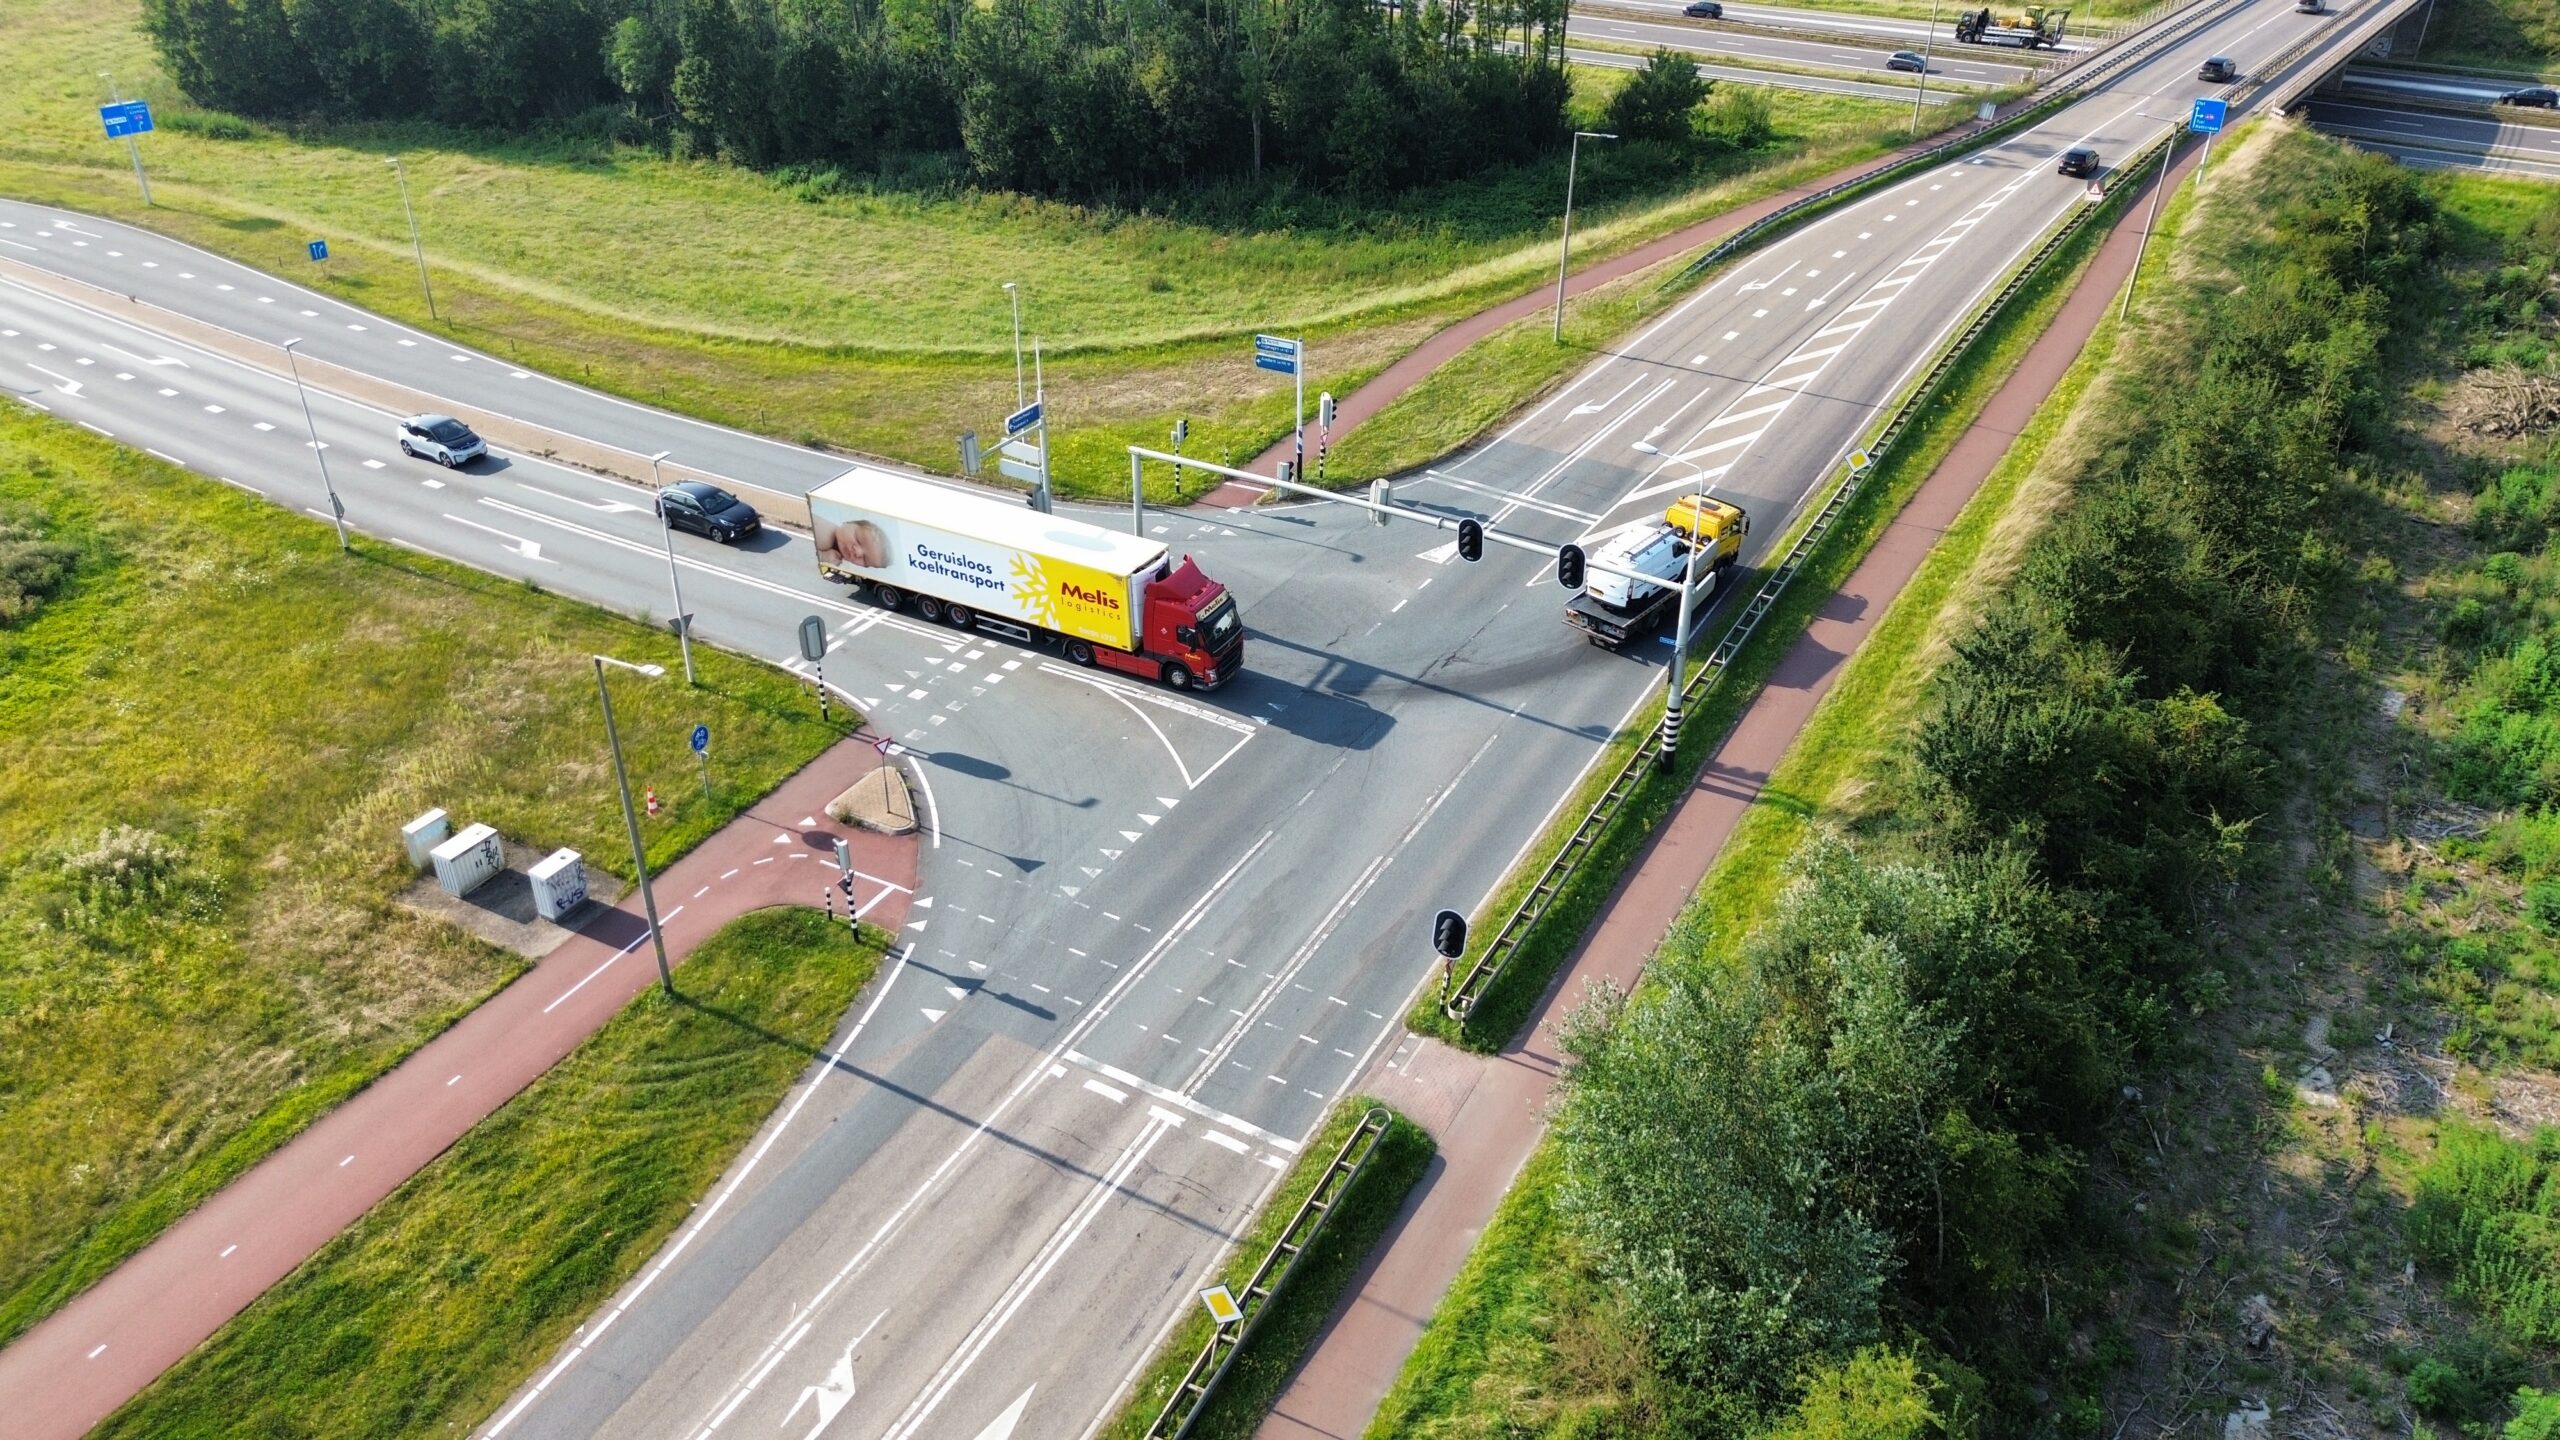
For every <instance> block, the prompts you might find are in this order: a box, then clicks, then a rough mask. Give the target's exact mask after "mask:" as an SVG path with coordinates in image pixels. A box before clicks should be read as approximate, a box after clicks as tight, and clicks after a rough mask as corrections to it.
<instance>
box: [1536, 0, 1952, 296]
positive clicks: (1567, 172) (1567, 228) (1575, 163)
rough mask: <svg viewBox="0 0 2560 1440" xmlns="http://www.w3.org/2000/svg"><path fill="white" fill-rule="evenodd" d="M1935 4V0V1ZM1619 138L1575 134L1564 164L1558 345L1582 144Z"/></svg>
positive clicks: (1558, 259)
mask: <svg viewBox="0 0 2560 1440" xmlns="http://www.w3.org/2000/svg"><path fill="white" fill-rule="evenodd" d="M1933 3H1934V0H1933ZM1617 138H1618V137H1617V136H1615V135H1611V134H1608V133H1606V132H1604V131H1599V130H1576V131H1574V132H1573V150H1572V153H1571V154H1569V155H1567V156H1566V157H1565V162H1564V240H1563V243H1562V244H1560V245H1559V246H1558V247H1557V249H1556V343H1557V344H1559V345H1561V344H1563V343H1564V271H1565V266H1566V264H1567V263H1568V262H1570V261H1571V260H1572V259H1573V177H1574V172H1575V171H1577V170H1579V169H1580V168H1581V166H1582V142H1583V141H1585V140H1615V139H1617Z"/></svg>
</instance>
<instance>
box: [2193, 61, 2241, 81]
mask: <svg viewBox="0 0 2560 1440" xmlns="http://www.w3.org/2000/svg"><path fill="white" fill-rule="evenodd" d="M2196 78H2197V79H2199V80H2213V81H2219V82H2224V83H2228V82H2230V81H2233V80H2237V79H2239V78H2240V65H2239V62H2238V61H2235V60H2233V59H2232V58H2231V57H2230V56H2228V55H2216V56H2214V57H2213V58H2212V59H2210V60H2207V61H2206V62H2204V68H2203V69H2201V70H2199V71H2197V72H2196Z"/></svg>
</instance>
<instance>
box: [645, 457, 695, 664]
mask: <svg viewBox="0 0 2560 1440" xmlns="http://www.w3.org/2000/svg"><path fill="white" fill-rule="evenodd" d="M674 453H675V452H674V451H672V450H661V451H659V452H658V453H657V454H655V455H652V456H650V457H649V479H650V480H651V481H652V482H653V486H654V488H655V489H656V490H657V491H658V492H659V493H660V494H661V495H663V494H664V493H665V492H666V488H667V477H666V476H665V475H663V474H661V473H659V470H658V462H659V461H661V460H664V459H666V458H667V457H668V456H670V455H672V454H674ZM657 506H658V538H659V539H661V540H664V541H665V542H666V543H667V590H668V592H669V593H671V594H673V595H674V596H675V601H676V645H677V646H678V647H679V648H681V649H682V650H683V651H684V683H685V685H686V686H687V687H688V688H690V687H691V686H692V685H693V683H694V680H693V617H692V616H690V615H687V614H685V613H684V582H683V581H681V580H678V579H677V578H676V527H675V521H674V520H673V519H672V518H671V517H669V516H668V514H667V502H666V501H665V500H663V499H661V500H659V501H657Z"/></svg>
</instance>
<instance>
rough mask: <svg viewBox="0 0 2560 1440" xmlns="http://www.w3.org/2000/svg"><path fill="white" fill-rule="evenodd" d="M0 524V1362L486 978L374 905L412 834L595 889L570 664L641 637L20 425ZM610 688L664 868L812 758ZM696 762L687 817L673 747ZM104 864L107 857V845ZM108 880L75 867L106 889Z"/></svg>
mask: <svg viewBox="0 0 2560 1440" xmlns="http://www.w3.org/2000/svg"><path fill="white" fill-rule="evenodd" d="M0 515H6V516H15V517H18V519H19V521H20V522H21V523H24V524H31V525H32V526H33V527H34V528H35V529H36V530H38V531H40V532H41V533H42V534H44V535H45V536H47V537H48V543H50V544H54V545H58V546H61V547H63V548H65V549H66V550H67V551H68V552H70V553H71V554H72V555H73V557H74V558H73V560H72V561H71V565H70V570H69V574H68V576H67V577H66V578H65V580H64V581H63V583H62V585H61V586H60V588H58V589H57V590H55V591H54V593H53V594H52V595H51V597H50V598H49V599H47V600H46V601H44V603H42V604H41V606H40V607H38V608H36V609H34V610H33V612H32V613H31V614H27V615H25V616H23V617H20V618H17V619H15V620H13V621H9V622H5V623H0V747H5V748H6V750H7V753H8V754H9V756H10V763H9V764H8V765H7V766H5V767H0V935H6V936H7V937H8V942H7V943H6V944H5V945H0V1096H5V1097H6V1101H5V1105H6V1111H5V1113H6V1115H7V1124H6V1125H0V1340H5V1339H6V1338H7V1337H8V1336H10V1335H14V1334H16V1333H17V1332H18V1331H20V1330H23V1329H24V1328H25V1327H26V1326H27V1325H29V1324H31V1323H32V1322H33V1321H34V1320H35V1319H36V1318H38V1317H39V1316H41V1315H43V1314H44V1313H46V1312H47V1311H50V1310H51V1309H53V1308H54V1307H55V1306H57V1305H59V1304H61V1303H62V1302H63V1301H64V1300H65V1299H67V1298H69V1297H70V1296H71V1295H73V1294H75V1293H77V1292H78V1291H79V1290H80V1289H81V1288H82V1287H83V1286H85V1285H87V1284H88V1283H89V1282H90V1281H91V1280H93V1279H95V1278H96V1277H97V1276H98V1275H100V1274H102V1273H104V1272H105V1271H106V1270H107V1269H109V1268H111V1267H112V1266H113V1265H114V1264H115V1263H116V1262H118V1261H120V1260H122V1259H123V1258H124V1257H125V1256H127V1255H129V1254H131V1253H133V1251H135V1250H136V1249H139V1248H140V1247H141V1246H142V1245H143V1244H145V1243H147V1242H148V1241H149V1240H150V1239H151V1237H152V1236H154V1235H156V1234H158V1233H159V1232H160V1230H161V1229H162V1228H164V1227H165V1226H166V1225H167V1224H168V1223H169V1222H170V1221H171V1220H173V1219H175V1218H176V1217H178V1216H179V1215H182V1214H184V1213H186V1212H187V1211H188V1210H189V1209H191V1208H193V1207H194V1206H195V1205H196V1204H197V1203H198V1202H199V1201H201V1200H202V1199H203V1198H204V1197H205V1196H207V1195H209V1194H211V1193H213V1192H214V1191H215V1190H217V1189H219V1188H220V1187H221V1186H222V1185H223V1184H225V1183H227V1182H228V1181H229V1180H230V1179H231V1178H232V1177H233V1176H236V1175H238V1174H239V1173H240V1172H241V1171H243V1170H245V1169H247V1168H248V1167H249V1166H250V1165H251V1164H254V1163H255V1162H256V1161H257V1160H258V1159H259V1158H260V1157H261V1156H263V1155H265V1154H267V1153H268V1152H269V1151H271V1150H273V1149H274V1148H275V1147H276V1146H277V1145H279V1144H281V1143H283V1142H284V1141H285V1140H286V1139H287V1138H289V1137H290V1136H292V1135H293V1134H295V1133H297V1132H298V1131H299V1130H300V1129H301V1128H302V1127H303V1126H304V1125H306V1124H308V1123H309V1122H310V1121H311V1120H312V1119H313V1118H314V1117H316V1116H318V1115H320V1114H322V1113H324V1112H325V1111H327V1110H328V1109H329V1108H330V1107H331V1106H332V1105H334V1104H336V1103H337V1102H338V1101H339V1100H340V1099H343V1098H344V1097H345V1096H346V1095H348V1094H350V1093H352V1092H353V1091H355V1090H357V1089H359V1088H361V1087H362V1086H363V1085H364V1084H365V1083H366V1082H368V1081H369V1080H371V1079H372V1078H373V1077H374V1076H375V1075H378V1074H380V1073H381V1072H382V1071H383V1070H385V1069H387V1068H389V1066H391V1065H392V1064H393V1063H395V1062H396V1061H397V1060H398V1059H399V1058H400V1057H401V1056H403V1055H405V1054H407V1053H408V1052H409V1051H410V1050H412V1049H414V1048H415V1047H416V1046H417V1045H418V1044H420V1043H421V1042H423V1041H424V1040H425V1039H427V1038H428V1037H429V1036H431V1035H433V1034H435V1033H436V1032H437V1031H438V1030H440V1029H442V1028H443V1027H444V1026H445V1025H447V1024H449V1023H451V1021H452V1020H453V1019H454V1018H455V1017H457V1016H459V1015H460V1014H462V1013H463V1012H465V1011H467V1010H468V1009H470V1007H471V1006H472V1005H474V1004H476V1003H478V1001H479V1000H480V999H481V998H482V997H484V996H486V995H488V994H489V993H491V992H493V991H494V990H496V989H497V988H498V987H500V986H502V985H504V984H505V983H506V982H507V981H508V980H510V979H512V978H514V977H515V976H516V975H517V974H519V973H521V971H522V970H523V969H524V968H525V963H524V961H523V960H522V959H521V958H520V957H518V956H516V955H515V954H513V953H512V952H504V951H500V950H497V949H495V948H494V947H491V946H489V945H486V944H483V943H482V942H480V941H478V940H475V939H472V938H470V937H468V936H466V935H464V934H462V933H460V932H459V931H456V930H453V929H451V928H449V927H447V926H444V925H442V924H440V923H437V922H432V921H429V920H426V919H423V918H421V917H419V916H417V915H415V914H413V913H412V912H410V911H409V910H407V909H405V908H403V907H401V906H400V905H399V904H397V903H396V900H395V897H396V895H397V894H398V892H399V891H400V890H401V889H402V888H403V887H405V886H406V885H407V884H408V883H409V882H410V879H411V876H410V874H409V871H408V869H407V866H406V864H405V863H404V862H403V860H402V858H401V855H400V845H399V834H398V831H399V827H400V825H401V823H402V822H404V821H406V820H407V819H408V818H409V817H411V816H413V815H415V814H417V813H418V812H420V811H422V810H424V809H426V808H428V807H429V806H431V805H442V806H444V807H446V808H447V809H449V810H451V811H452V812H453V813H454V814H455V815H456V816H458V817H462V818H464V819H468V820H481V821H486V822H488V823H489V824H492V825H494V826H496V827H497V828H498V829H499V830H500V831H501V832H502V833H504V834H506V835H508V836H509V837H511V838H514V839H517V840H521V841H524V842H527V843H530V844H535V845H539V846H543V847H550V846H556V845H566V846H570V847H574V848H576V849H578V850H581V851H583V852H585V853H586V854H587V855H588V856H589V857H590V863H593V864H596V865H598V866H599V867H600V868H603V869H607V870H618V869H622V868H626V866H627V860H617V859H616V857H617V856H618V855H627V849H626V842H625V840H624V839H623V836H622V833H621V816H620V813H619V812H618V811H617V810H615V809H614V808H613V802H612V794H613V791H612V780H611V776H610V773H609V768H608V764H607V759H606V756H605V753H604V736H603V728H602V722H601V719H600V717H599V715H598V712H597V709H596V693H595V680H594V676H593V672H592V670H591V669H590V668H589V667H588V665H587V663H586V657H587V656H588V654H590V653H591V652H602V653H606V654H612V655H619V656H624V657H628V658H630V659H633V660H654V661H659V662H662V663H664V664H666V665H667V666H669V667H670V668H671V669H672V668H673V667H675V666H676V663H677V657H676V655H675V647H674V641H673V639H672V637H670V636H669V635H667V633H666V632H664V631H662V630H656V629H654V628H652V627H647V626H643V625H640V624H636V623H633V622H631V621H628V620H625V619H622V618H620V617H618V616H614V615H610V614H606V613H604V612H602V611H598V610H594V609H591V608H589V607H586V606H583V605H578V604H574V603H571V602H569V601H566V600H562V599H558V598H555V597H551V596H546V595H543V594H541V593H539V592H538V591H535V590H533V589H531V588H528V587H526V586H524V585H520V584H517V583H515V582H511V581H505V580H500V579H497V578H494V577H491V576H488V575H483V574H480V573H478V572H475V571H471V570H467V569H465V568H463V567H462V566H459V565H454V564H449V563H447V562H444V561H441V560H437V559H434V558H432V557H427V556H421V555H417V554H414V553H412V552H409V551H404V550H400V549H396V548H393V547H391V546H387V545H381V544H377V543H373V542H370V541H364V540H359V541H358V542H357V544H356V549H355V552H354V553H353V554H352V555H350V556H342V555H340V554H339V553H338V549H337V544H336V541H335V539H334V537H333V536H332V535H331V533H330V530H329V528H328V527H327V526H326V525H323V524H318V523H315V522H313V521H311V520H308V519H303V518H300V517H294V516H284V515H280V514H279V513H278V512H277V511H276V510H275V509H274V508H273V507H271V506H269V505H267V504H265V503H263V502H261V501H259V500H256V499H254V498H252V497H250V496H248V495H244V494H241V493H239V492H237V491H234V490H231V489H228V488H226V487H224V486H222V485H219V484H217V483H215V482H213V481H210V480H206V479H203V478H201V477H198V476H194V475H190V474H188V473H186V472H184V471H181V470H179V469H177V468H176V467H174V466H170V465H166V464H163V463H161V462H159V461H157V460H153V459H150V458H147V457H145V456H143V455H140V454H137V453H135V452H133V451H130V450H126V449H123V448H121V447H118V446H116V445H114V444H111V443H109V442H107V441H105V440H103V439H100V438H97V437H94V436H91V435H89V434H88V433H87V432H85V431H82V430H79V429H76V428H74V427H72V426H70V425H67V424H64V423H62V422H59V421H56V420H53V419H51V418H49V417H45V416H41V415H37V414H34V413H32V412H29V411H25V410H22V409H20V408H18V407H16V406H7V407H5V408H0ZM697 658H698V659H699V660H700V661H701V662H702V679H703V683H702V685H701V687H700V688H698V689H694V690H687V689H686V688H685V687H684V686H683V685H682V684H681V683H680V682H676V681H667V680H661V681H657V682H650V681H646V680H641V679H639V678H637V677H627V678H626V679H624V680H622V681H620V682H618V683H617V684H616V687H615V703H616V709H617V710H618V711H619V712H620V713H619V717H618V718H619V719H620V720H621V723H622V729H623V736H624V744H625V748H626V751H627V753H628V755H629V757H630V762H631V767H632V784H633V785H634V786H635V787H637V786H640V785H643V784H655V785H656V787H657V788H658V790H659V792H660V794H661V795H662V796H663V797H664V798H665V799H666V801H667V802H668V803H667V806H666V808H665V810H664V811H663V812H662V813H661V814H660V815H659V816H658V817H657V818H655V819H654V820H651V821H649V822H647V838H648V843H649V846H650V850H651V854H652V860H653V863H655V864H659V865H663V864H665V863H666V862H667V861H669V860H671V859H673V858H674V857H675V856H676V855H678V854H680V853H682V852H683V851H685V850H687V849H689V848H691V847H692V846H693V845H694V844H695V843H696V842H698V841H699V840H701V839H702V838H703V837H705V836H707V835H709V834H711V833H712V832H713V831H715V830H717V829H718V828H719V827H720V825H721V824H723V823H724V822H726V821H727V820H728V819H729V818H730V817H731V816H733V815H734V814H736V813H737V812H738V811H739V810H741V809H743V808H744V807H745V806H746V805H747V804H749V803H750V802H751V801H753V800H754V799H755V797H757V796H759V795H762V794H764V793H765V792H767V791H769V790H770V789H772V788H773V786H775V785H776V784H778V783H780V781H781V780H782V779H783V778H784V777H785V776H787V775H789V774H790V773H791V772H793V771H794V770H797V769H798V768H799V767H800V766H802V765H804V764H806V763H807V762H808V761H809V760H810V759H811V758H812V757H813V756H815V755H816V754H818V753H819V752H820V751H821V750H823V749H824V748H825V747H826V746H827V745H828V744H829V743H830V742H832V741H833V740H834V739H835V738H836V737H837V735H838V734H839V732H840V731H841V729H842V728H843V727H842V726H841V725H839V726H833V727H831V726H825V725H821V724H820V723H819V722H818V719H817V716H816V715H815V714H814V713H811V712H810V711H809V709H808V705H807V701H806V698H805V695H804V694H803V693H802V692H801V690H800V689H799V687H798V686H796V685H795V684H794V682H793V680H792V678H791V677H790V676H788V675H785V674H783V673H781V672H779V671H776V670H773V669H770V668H768V667H766V666H762V665H758V664H755V663H753V662H751V661H748V660H744V659H740V658H738V657H734V656H730V655H725V654H719V653H715V652H708V651H706V652H703V653H702V654H701V655H700V656H698V657H697ZM697 722H702V723H707V724H709V725H710V726H711V727H712V728H713V729H714V730H715V731H716V732H718V733H719V734H720V736H721V750H720V763H718V764H717V765H716V766H715V767H714V769H713V780H714V787H713V794H712V795H711V796H710V797H708V798H706V797H705V796H704V794H703V792H702V788H701V785H700V784H699V782H698V780H697V779H696V773H697V772H696V771H695V769H694V768H693V766H694V761H693V757H692V754H691V753H690V751H689V750H688V748H687V744H686V739H687V736H688V734H689V732H690V731H691V729H692V727H693V725H694V724H695V723H697ZM102 837H104V838H103V839H102ZM101 857H104V858H103V861H102V860H101Z"/></svg>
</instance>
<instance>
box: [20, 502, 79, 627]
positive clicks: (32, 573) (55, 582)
mask: <svg viewBox="0 0 2560 1440" xmlns="http://www.w3.org/2000/svg"><path fill="white" fill-rule="evenodd" d="M79 559H80V552H79V551H78V550H77V549H76V548H74V547H72V546H70V545H66V544H63V543H62V542H61V541H58V540H48V539H46V538H45V537H44V535H43V534H42V532H41V531H39V530H38V529H37V527H36V524H35V522H34V521H33V520H30V519H27V518H25V517H19V516H8V515H0V625H5V624H8V623H11V622H13V621H18V620H23V619H25V618H26V617H28V616H29V615H32V614H34V613H35V609H36V607H37V606H38V605H41V604H43V603H44V601H45V597H47V596H49V595H51V594H53V593H54V592H55V591H56V590H59V589H61V588H62V585H63V583H64V582H65V581H67V580H69V579H70V578H71V572H72V570H73V568H74V567H75V566H76V565H77V564H78V562H79Z"/></svg>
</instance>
